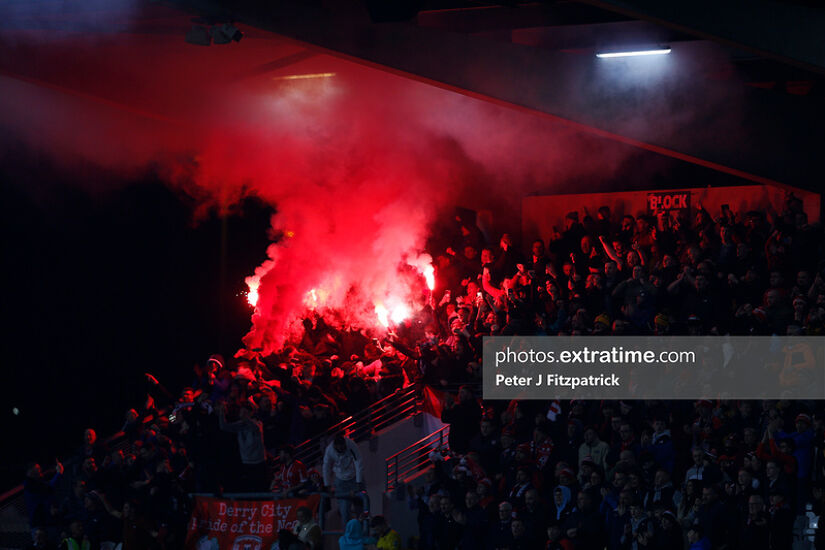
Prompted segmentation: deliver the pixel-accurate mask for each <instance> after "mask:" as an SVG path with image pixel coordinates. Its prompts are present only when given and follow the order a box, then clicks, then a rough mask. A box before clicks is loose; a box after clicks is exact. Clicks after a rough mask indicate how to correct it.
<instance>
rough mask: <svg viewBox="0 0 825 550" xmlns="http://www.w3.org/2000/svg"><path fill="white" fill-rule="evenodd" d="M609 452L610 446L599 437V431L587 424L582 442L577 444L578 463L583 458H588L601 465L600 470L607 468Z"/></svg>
mask: <svg viewBox="0 0 825 550" xmlns="http://www.w3.org/2000/svg"><path fill="white" fill-rule="evenodd" d="M609 452H610V446H609V445H608V444H607V443H605V442H604V441H602V440H601V439H599V433H598V432H597V431H596V428H595V427H593V426H588V427H587V429H585V430H584V443H582V444H581V445H580V446H579V460H578V462H579V464H581V462H582V461H583V460H584V459H585V457H588V456H589V457H590V459H591V460H592V461H593V462H595V463H596V465H597V466H599V467H601V468H602V470H607V455H608V453H609Z"/></svg>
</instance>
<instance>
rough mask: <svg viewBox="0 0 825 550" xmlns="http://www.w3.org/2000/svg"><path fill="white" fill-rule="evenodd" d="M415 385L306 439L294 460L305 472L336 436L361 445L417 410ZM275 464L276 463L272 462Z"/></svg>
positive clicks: (298, 446) (298, 447)
mask: <svg viewBox="0 0 825 550" xmlns="http://www.w3.org/2000/svg"><path fill="white" fill-rule="evenodd" d="M420 390H421V387H420V386H419V385H418V384H411V385H409V386H406V387H404V388H399V389H398V390H396V391H395V392H394V393H392V394H390V395H388V396H387V397H385V398H384V399H381V400H380V401H376V402H375V403H373V404H372V405H370V406H369V407H367V408H366V409H364V410H362V411H359V412H357V413H355V414H353V415H352V416H348V417H347V418H345V419H344V420H342V421H341V422H339V423H338V424H335V425H334V426H332V427H331V428H329V429H327V430H326V431H325V432H323V433H321V434H319V435H316V436H315V437H313V438H311V439H307V440H306V441H304V442H303V443H301V444H299V445H297V446H296V447H295V458H297V459H298V460H300V461H301V462H303V463H304V465H306V466H307V467H308V468H309V467H312V466H314V465H316V464H318V463H319V462H320V461H321V459H322V458H323V456H324V451H325V449H326V446H327V444H329V442H331V441H332V440H333V439H334V438H335V436H337V435H346V436H347V437H349V438H350V439H352V440H353V441H355V442H358V441H364V440H367V439H369V438H370V437H372V435H373V434H375V433H376V432H379V431H381V430H383V429H384V428H388V427H389V426H392V425H393V424H395V423H396V422H398V421H400V420H403V419H404V418H406V417H408V416H411V415H413V414H415V413H417V412H419V411H420V410H421V407H420V405H421V404H420V393H421V392H420ZM276 463H277V461H276Z"/></svg>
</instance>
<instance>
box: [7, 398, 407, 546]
mask: <svg viewBox="0 0 825 550" xmlns="http://www.w3.org/2000/svg"><path fill="white" fill-rule="evenodd" d="M420 398H421V386H420V385H418V384H411V385H409V386H406V387H404V388H400V389H398V390H396V391H395V392H394V393H392V394H390V395H388V396H387V397H385V398H383V399H381V400H380V401H376V402H375V403H373V404H372V405H370V406H369V407H367V408H365V409H363V410H362V411H359V412H357V413H355V414H353V415H351V416H349V417H347V418H345V419H344V420H342V421H340V422H339V423H338V424H335V425H334V426H332V427H331V428H329V429H328V430H326V431H325V432H323V433H321V434H319V435H317V436H315V437H312V438H310V439H307V440H306V441H304V442H303V443H301V444H299V445H297V446H296V448H295V451H296V452H295V457H296V458H298V459H299V460H301V461H302V462H303V463H304V464H305V465H306V466H307V467H311V466H314V465H316V464H317V463H319V462H320V461H321V459H322V458H323V456H324V450H325V449H326V445H327V444H328V443H329V442H331V441H332V440H333V438H335V436H336V435H339V434H341V435H347V436H348V437H350V438H351V439H353V440H354V441H356V442H358V441H364V440H367V439H369V438H370V437H372V436H373V435H374V434H375V433H377V432H379V431H381V430H383V429H385V428H388V427H389V426H391V425H393V424H395V423H396V422H398V421H400V420H403V419H404V418H407V417H408V416H411V415H413V414H416V413H418V412H420V410H421V402H420ZM161 414H162V413H161ZM123 435H124V434H123V432H119V433H117V434H114V435H113V436H111V437H109V438H108V439H107V440H106V443H107V444H108V446H109V448H110V450H112V451H114V450H118V449H125V448H126V447H128V446H129V445H130V444H131V441H128V440H127V439H126V438H125V437H123ZM275 462H276V464H277V462H278V461H277V459H276V461H275ZM0 518H6V519H8V518H20V519H21V520H22V522H19V521H16V520H15V521H14V522H13V523H14V524H13V525H12V524H11V523H12V522H9V521H0V548H2V547H6V546H11V547H14V546H17V545H26V544H29V542H31V538H30V535H29V532H28V526H27V525H23V522H25V523H26V524H27V523H28V521H27V520H28V518H27V517H26V506H25V500H24V497H23V485H22V484H21V485H18V486H17V487H14V488H13V489H11V490H9V491H7V492H6V493H4V494H2V495H0ZM12 541H13V542H12Z"/></svg>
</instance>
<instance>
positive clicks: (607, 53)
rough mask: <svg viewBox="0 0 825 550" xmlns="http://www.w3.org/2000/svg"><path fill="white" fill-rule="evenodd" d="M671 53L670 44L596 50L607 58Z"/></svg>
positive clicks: (597, 54)
mask: <svg viewBox="0 0 825 550" xmlns="http://www.w3.org/2000/svg"><path fill="white" fill-rule="evenodd" d="M669 53H670V46H659V47H656V48H646V49H642V48H639V49H632V50H616V51H603V52H596V57H598V58H600V59H606V58H611V57H637V56H642V55H666V54H669Z"/></svg>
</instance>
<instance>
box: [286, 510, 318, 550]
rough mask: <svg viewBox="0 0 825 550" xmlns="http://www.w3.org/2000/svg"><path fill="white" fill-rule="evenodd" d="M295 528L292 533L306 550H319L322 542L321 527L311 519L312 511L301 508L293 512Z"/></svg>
mask: <svg viewBox="0 0 825 550" xmlns="http://www.w3.org/2000/svg"><path fill="white" fill-rule="evenodd" d="M295 519H296V520H297V522H296V523H295V527H294V528H293V533H294V534H295V536H296V537H298V540H299V541H300V542H301V544H303V545H304V546H305V548H307V549H308V550H321V548H323V544H324V540H323V534H322V533H321V527H320V526H319V525H318V524H317V523H316V522H315V520H314V519H313V518H312V511H311V510H310V509H309V508H308V507H306V506H301V507H300V508H298V510H296V511H295Z"/></svg>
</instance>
